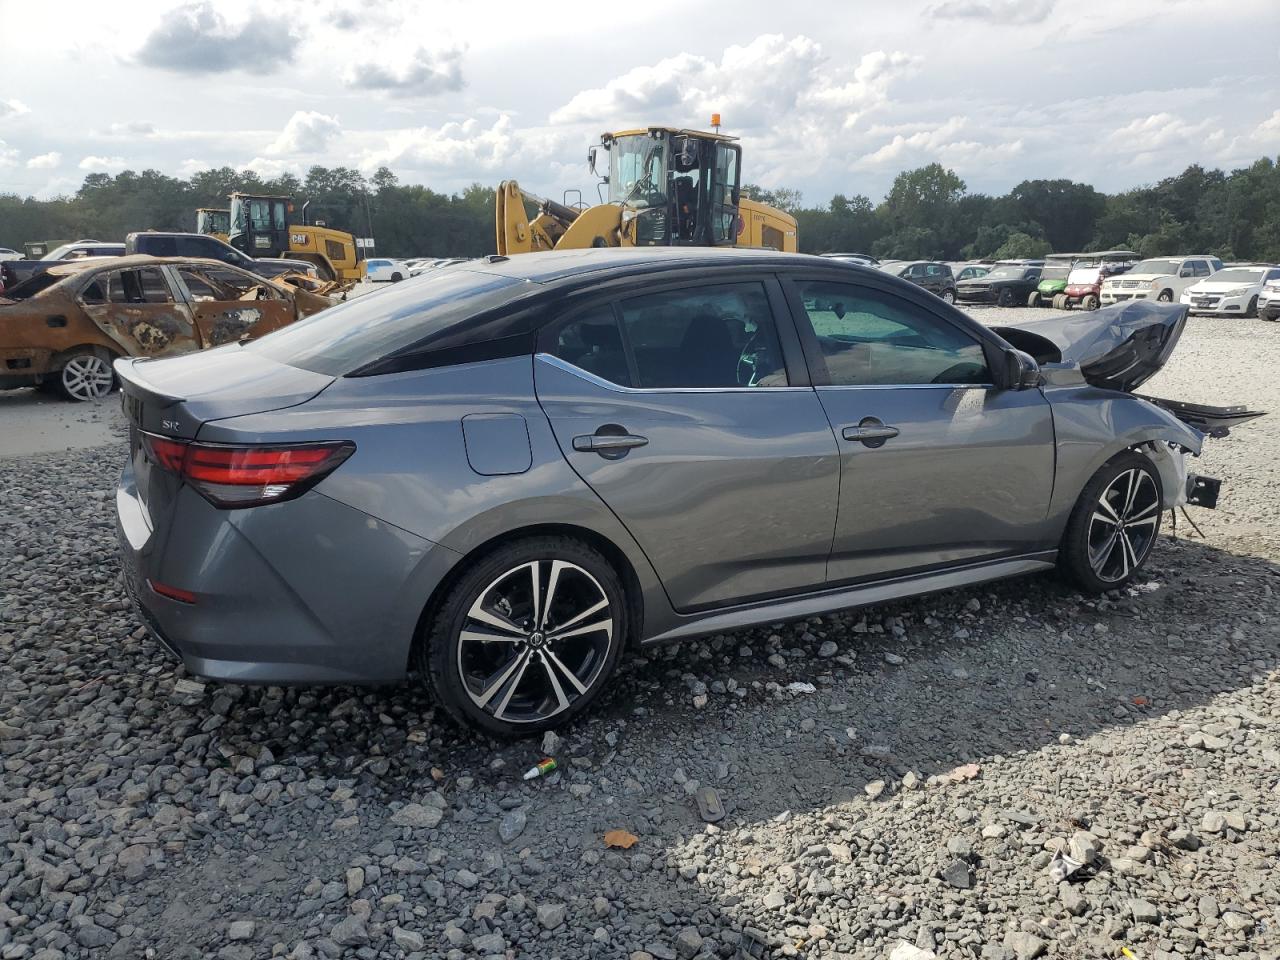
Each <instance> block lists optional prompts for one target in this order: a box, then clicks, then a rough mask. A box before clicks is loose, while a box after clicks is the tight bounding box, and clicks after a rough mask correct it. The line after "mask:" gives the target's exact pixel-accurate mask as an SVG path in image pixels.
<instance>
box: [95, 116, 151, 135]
mask: <svg viewBox="0 0 1280 960" xmlns="http://www.w3.org/2000/svg"><path fill="white" fill-rule="evenodd" d="M155 133H156V125H155V124H154V123H148V122H147V121H145V120H129V121H127V122H125V123H113V124H111V125H110V126H108V127H107V130H106V134H107V136H109V137H150V136H154V135H155Z"/></svg>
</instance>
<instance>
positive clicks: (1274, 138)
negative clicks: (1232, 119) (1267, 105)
mask: <svg viewBox="0 0 1280 960" xmlns="http://www.w3.org/2000/svg"><path fill="white" fill-rule="evenodd" d="M1253 139H1254V140H1257V141H1258V142H1259V143H1277V142H1280V110H1277V111H1276V112H1275V113H1273V114H1271V116H1269V117H1267V119H1265V120H1263V121H1262V122H1261V123H1260V124H1258V125H1257V126H1256V127H1255V128H1254V130H1253Z"/></svg>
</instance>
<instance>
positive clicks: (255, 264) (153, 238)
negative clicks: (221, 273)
mask: <svg viewBox="0 0 1280 960" xmlns="http://www.w3.org/2000/svg"><path fill="white" fill-rule="evenodd" d="M124 245H125V249H126V250H127V251H128V252H129V253H145V254H149V255H151V256H153V257H206V258H208V259H210V260H220V261H222V262H223V263H226V264H230V265H231V266H233V267H239V268H240V269H241V270H248V271H249V272H250V273H256V274H257V275H258V276H260V277H267V278H268V279H270V278H272V277H281V276H285V275H286V274H301V275H303V276H308V277H312V278H314V279H319V277H320V272H319V271H318V270H317V269H316V265H315V264H314V263H310V262H308V261H306V260H289V259H285V258H280V257H251V256H249V255H248V254H245V253H241V252H240V251H239V250H237V249H236V248H235V247H233V246H231V244H229V243H227V242H226V241H224V240H219V239H218V238H217V237H212V236H209V235H208V234H204V233H178V232H172V233H162V232H160V231H158V230H146V231H142V232H139V233H131V234H129V235H128V236H127V237H125V239H124Z"/></svg>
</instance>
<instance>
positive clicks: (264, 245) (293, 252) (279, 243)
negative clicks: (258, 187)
mask: <svg viewBox="0 0 1280 960" xmlns="http://www.w3.org/2000/svg"><path fill="white" fill-rule="evenodd" d="M310 203H311V201H310V200H308V201H307V202H306V203H304V204H303V205H302V211H301V213H302V223H300V224H299V223H292V224H291V223H290V222H289V215H290V214H291V213H293V198H292V197H272V196H259V195H256V194H248V193H233V194H231V209H230V211H229V212H228V220H229V222H228V227H227V234H228V235H227V242H228V243H230V244H231V245H232V246H233V247H235V248H236V249H237V250H239V251H240V252H241V253H246V254H248V255H249V256H251V257H287V258H289V259H291V260H307V261H310V262H311V263H314V264H315V265H316V270H317V271H318V272H319V274H320V279H321V280H326V281H328V280H337V281H352V280H359V279H360V278H361V277H363V276H364V263H363V262H362V261H363V260H364V250H362V249H361V248H360V247H358V246H356V238H355V237H353V236H352V235H351V234H349V233H347V231H345V230H335V229H334V228H332V227H328V226H325V225H324V224H322V223H315V224H312V223H307V207H308V206H309V205H310Z"/></svg>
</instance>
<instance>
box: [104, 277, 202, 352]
mask: <svg viewBox="0 0 1280 960" xmlns="http://www.w3.org/2000/svg"><path fill="white" fill-rule="evenodd" d="M79 302H80V305H81V306H82V307H83V308H84V312H85V313H86V314H87V315H88V316H89V319H90V320H92V321H93V322H94V324H96V325H97V327H98V329H100V330H101V331H102V332H103V333H104V334H106V335H107V336H108V337H110V338H111V339H112V340H114V341H115V342H116V343H117V344H118V345H119V347H120V350H121V351H122V352H123V353H124V354H126V355H127V356H138V357H165V356H170V355H173V354H178V353H188V352H190V351H192V350H198V349H200V346H201V338H200V333H199V331H198V329H197V328H196V325H195V323H194V322H193V320H192V317H191V309H190V307H189V306H188V305H187V303H186V301H185V300H184V299H183V298H181V297H180V296H177V295H176V294H175V291H174V288H173V287H172V285H171V284H170V278H169V277H168V276H167V275H166V273H165V271H164V269H162V268H161V267H159V266H154V267H139V268H135V269H130V270H109V271H105V272H103V273H99V274H97V275H95V277H94V278H93V279H92V280H91V281H90V282H89V283H87V284H86V285H85V286H84V287H83V288H82V289H81V291H80V294H79Z"/></svg>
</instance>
